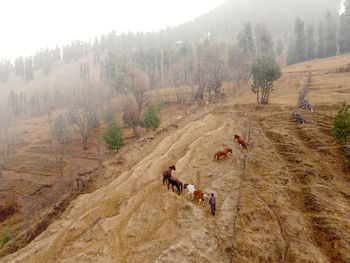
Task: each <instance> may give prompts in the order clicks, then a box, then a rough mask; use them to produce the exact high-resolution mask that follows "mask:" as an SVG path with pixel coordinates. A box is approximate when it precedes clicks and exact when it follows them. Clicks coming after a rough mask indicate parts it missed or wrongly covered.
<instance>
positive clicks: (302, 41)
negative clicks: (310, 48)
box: [294, 17, 306, 62]
mask: <svg viewBox="0 0 350 263" xmlns="http://www.w3.org/2000/svg"><path fill="white" fill-rule="evenodd" d="M294 34H295V62H301V61H305V60H306V38H305V29H304V21H302V20H301V19H300V18H299V17H297V18H296V19H295V27H294Z"/></svg>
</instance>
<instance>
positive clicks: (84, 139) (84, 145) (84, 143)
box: [83, 135, 88, 151]
mask: <svg viewBox="0 0 350 263" xmlns="http://www.w3.org/2000/svg"><path fill="white" fill-rule="evenodd" d="M87 139H88V135H83V150H85V151H86V150H87Z"/></svg>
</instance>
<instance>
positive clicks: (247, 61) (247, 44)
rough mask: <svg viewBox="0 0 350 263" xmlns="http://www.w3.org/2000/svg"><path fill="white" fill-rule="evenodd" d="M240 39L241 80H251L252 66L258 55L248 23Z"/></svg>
mask: <svg viewBox="0 0 350 263" xmlns="http://www.w3.org/2000/svg"><path fill="white" fill-rule="evenodd" d="M237 39H238V54H237V61H239V63H237V64H238V66H239V70H240V71H241V74H240V75H241V78H242V79H243V80H244V79H247V78H249V72H250V65H251V63H252V61H253V59H254V56H255V54H256V49H255V45H254V39H253V32H252V26H251V24H250V23H246V24H245V25H244V27H243V29H242V30H241V32H240V33H239V34H238V36H237Z"/></svg>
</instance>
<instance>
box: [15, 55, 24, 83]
mask: <svg viewBox="0 0 350 263" xmlns="http://www.w3.org/2000/svg"><path fill="white" fill-rule="evenodd" d="M15 75H16V76H18V77H21V78H22V79H24V60H23V57H19V58H16V59H15Z"/></svg>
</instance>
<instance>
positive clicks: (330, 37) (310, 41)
mask: <svg viewBox="0 0 350 263" xmlns="http://www.w3.org/2000/svg"><path fill="white" fill-rule="evenodd" d="M344 7H345V11H344V12H343V13H342V14H341V15H340V17H339V18H337V17H336V16H335V15H333V14H332V13H331V12H330V11H328V12H327V13H326V15H325V17H324V19H322V20H320V21H319V23H318V25H317V28H316V27H315V26H314V25H312V24H305V22H304V21H303V20H302V19H300V18H299V17H297V18H296V19H295V24H294V34H293V35H292V36H291V37H290V40H289V48H288V53H287V64H288V65H289V64H294V63H298V62H302V61H306V60H312V59H315V58H325V57H330V56H335V55H337V54H343V53H347V52H350V0H346V1H345V2H344ZM316 39H317V40H316Z"/></svg>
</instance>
